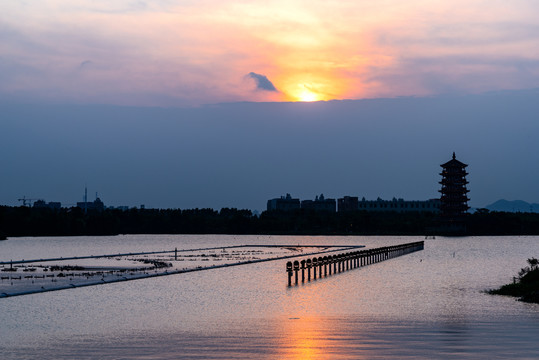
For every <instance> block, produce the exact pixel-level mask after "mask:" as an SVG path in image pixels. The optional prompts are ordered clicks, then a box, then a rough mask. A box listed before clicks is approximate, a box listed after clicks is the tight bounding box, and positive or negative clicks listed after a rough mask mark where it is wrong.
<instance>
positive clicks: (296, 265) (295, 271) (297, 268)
mask: <svg viewBox="0 0 539 360" xmlns="http://www.w3.org/2000/svg"><path fill="white" fill-rule="evenodd" d="M298 272H299V261H297V260H296V261H294V274H295V275H296V276H295V280H296V285H297V284H298Z"/></svg>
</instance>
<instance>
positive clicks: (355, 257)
mask: <svg viewBox="0 0 539 360" xmlns="http://www.w3.org/2000/svg"><path fill="white" fill-rule="evenodd" d="M423 249H424V242H423V241H418V242H413V243H408V244H401V245H394V246H384V247H380V248H375V249H369V250H360V251H353V252H348V253H344V254H337V255H326V256H323V257H322V256H320V257H313V258H312V259H307V260H301V261H298V260H296V261H294V262H292V261H288V262H287V263H286V272H287V273H288V286H292V277H293V276H294V279H295V281H294V284H295V285H298V282H299V279H298V277H299V274H298V273H299V272H300V270H301V282H302V283H304V282H305V273H307V281H311V270H312V274H313V276H312V279H313V280H316V276H317V272H318V277H320V278H322V277H327V276H328V274H329V275H332V269H333V274H338V273H341V272H343V271H347V270H351V269H356V268H358V267H362V266H366V265H370V264H375V263H378V262H381V261H384V260H388V259H392V258H395V257H398V256H402V255H406V254H409V253H412V252H415V251H421V250H423ZM322 270H323V272H324V275H322Z"/></svg>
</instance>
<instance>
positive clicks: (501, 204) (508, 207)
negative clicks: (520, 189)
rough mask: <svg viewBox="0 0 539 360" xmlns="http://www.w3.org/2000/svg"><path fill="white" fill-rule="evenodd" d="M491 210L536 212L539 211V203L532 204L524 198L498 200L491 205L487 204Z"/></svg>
mask: <svg viewBox="0 0 539 360" xmlns="http://www.w3.org/2000/svg"><path fill="white" fill-rule="evenodd" d="M485 208H487V209H489V210H490V211H505V212H534V213H539V204H535V203H534V204H530V203H528V202H526V201H522V200H513V201H509V200H503V199H502V200H498V201H496V202H494V203H492V204H490V205H487V206H485Z"/></svg>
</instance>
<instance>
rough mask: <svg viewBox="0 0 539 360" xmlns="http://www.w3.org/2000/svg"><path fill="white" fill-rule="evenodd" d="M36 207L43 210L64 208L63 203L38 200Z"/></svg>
mask: <svg viewBox="0 0 539 360" xmlns="http://www.w3.org/2000/svg"><path fill="white" fill-rule="evenodd" d="M34 207H35V208H41V209H60V208H61V207H62V203H60V202H55V201H50V202H48V203H47V202H45V200H36V201H35V202H34Z"/></svg>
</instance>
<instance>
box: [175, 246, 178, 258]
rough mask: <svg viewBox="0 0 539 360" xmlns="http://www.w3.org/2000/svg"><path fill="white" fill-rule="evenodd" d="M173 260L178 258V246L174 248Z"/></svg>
mask: <svg viewBox="0 0 539 360" xmlns="http://www.w3.org/2000/svg"><path fill="white" fill-rule="evenodd" d="M174 260H178V248H175V249H174Z"/></svg>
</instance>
